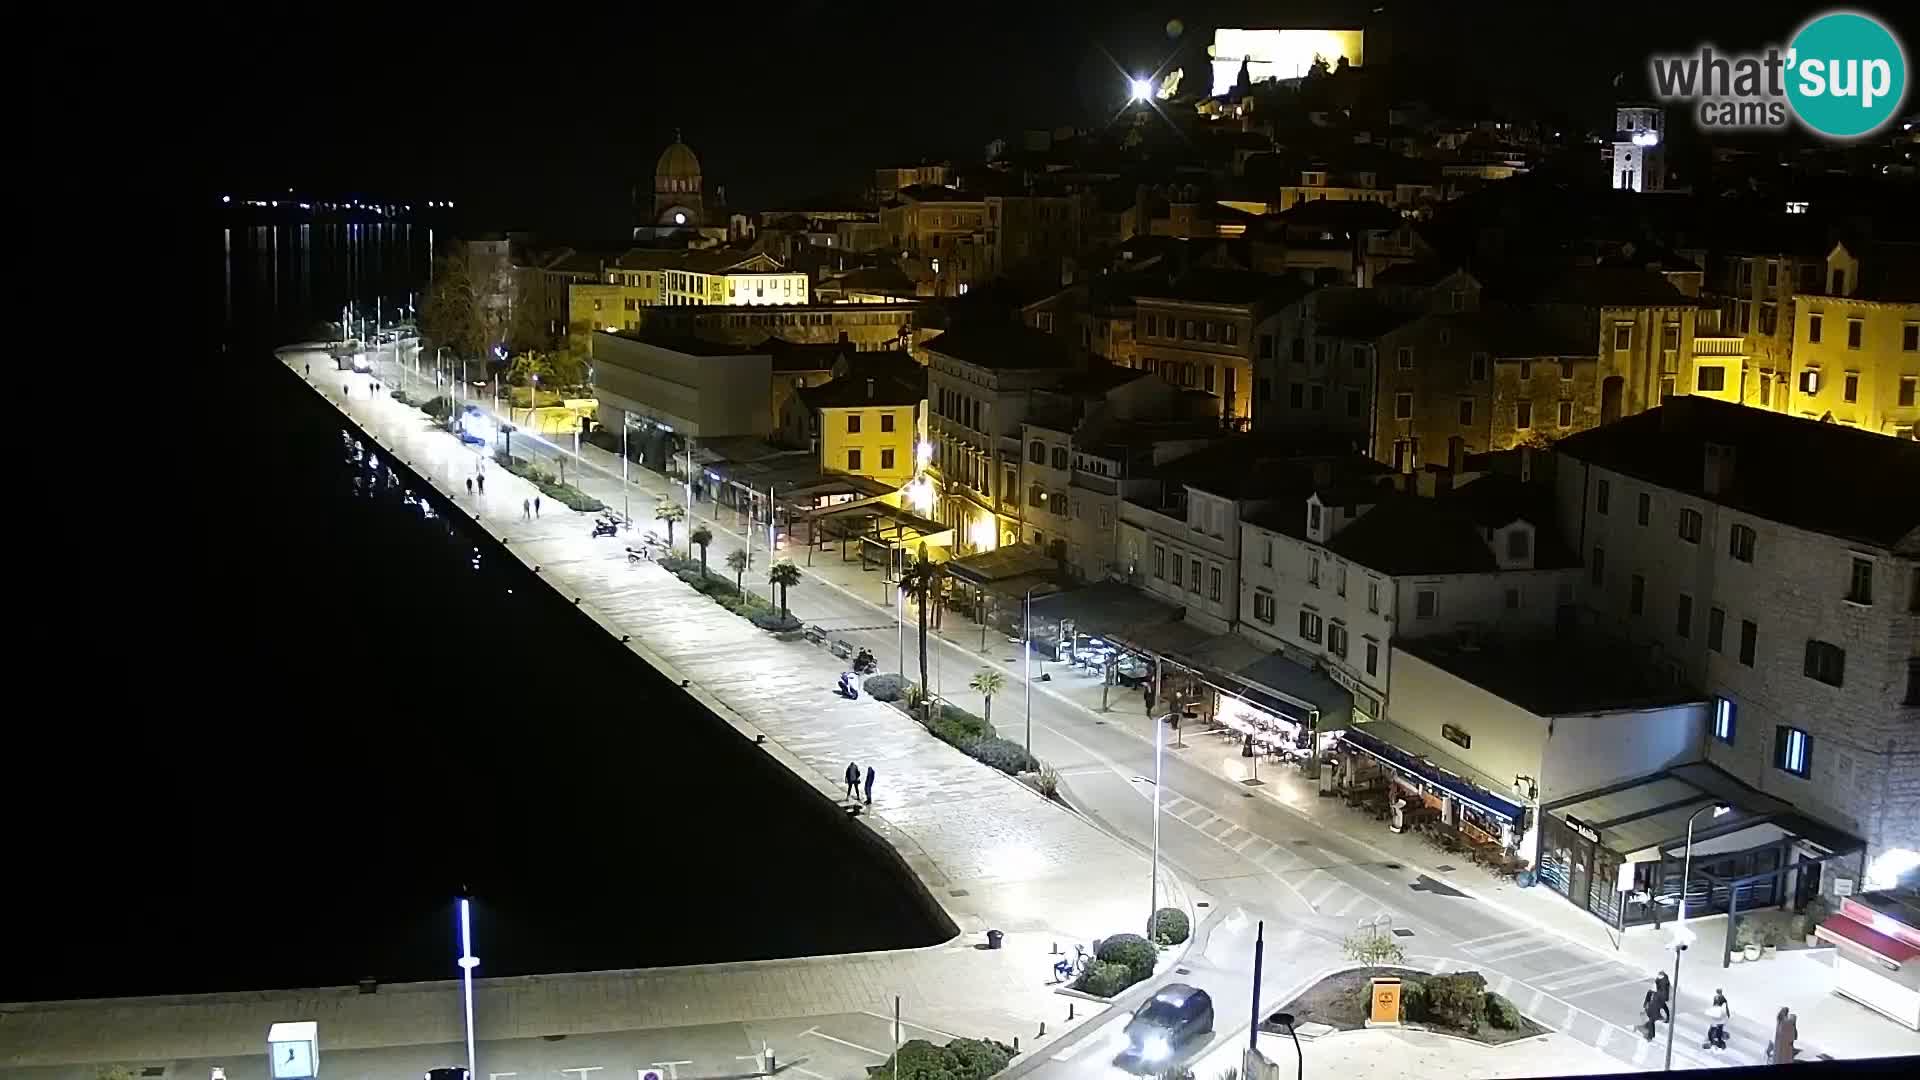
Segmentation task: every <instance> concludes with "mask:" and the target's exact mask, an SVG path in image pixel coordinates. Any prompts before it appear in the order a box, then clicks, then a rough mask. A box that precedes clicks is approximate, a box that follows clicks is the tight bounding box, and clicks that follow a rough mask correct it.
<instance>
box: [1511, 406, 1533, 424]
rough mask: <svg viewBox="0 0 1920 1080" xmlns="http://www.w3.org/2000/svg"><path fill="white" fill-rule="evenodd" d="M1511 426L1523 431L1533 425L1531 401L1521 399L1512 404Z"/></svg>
mask: <svg viewBox="0 0 1920 1080" xmlns="http://www.w3.org/2000/svg"><path fill="white" fill-rule="evenodd" d="M1513 426H1514V428H1515V429H1517V430H1520V431H1525V430H1527V429H1528V428H1530V427H1532V426H1533V402H1531V401H1522V402H1518V403H1516V404H1515V405H1514V407H1513Z"/></svg>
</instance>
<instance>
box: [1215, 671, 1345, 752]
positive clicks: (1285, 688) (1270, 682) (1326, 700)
mask: <svg viewBox="0 0 1920 1080" xmlns="http://www.w3.org/2000/svg"><path fill="white" fill-rule="evenodd" d="M1232 679H1233V681H1234V682H1236V683H1238V684H1239V685H1240V687H1242V688H1243V689H1244V690H1245V691H1246V692H1247V695H1248V697H1249V700H1254V701H1256V702H1258V701H1259V700H1260V699H1264V700H1265V704H1264V705H1263V706H1262V707H1263V708H1265V709H1266V710H1267V711H1268V712H1271V713H1274V714H1275V715H1277V716H1284V717H1286V718H1288V719H1289V720H1297V721H1299V722H1301V723H1306V722H1307V720H1308V716H1307V713H1308V711H1309V710H1310V709H1311V710H1317V711H1318V712H1319V714H1320V717H1319V719H1318V720H1317V721H1316V722H1315V724H1314V730H1316V731H1319V732H1321V733H1323V734H1324V733H1327V732H1332V731H1338V730H1340V729H1341V728H1344V727H1346V726H1347V725H1348V724H1349V723H1350V722H1351V717H1352V716H1353V695H1352V694H1351V693H1349V692H1348V691H1347V689H1346V688H1345V687H1343V686H1341V685H1340V684H1339V683H1336V682H1334V681H1333V680H1332V679H1329V678H1327V677H1326V676H1325V675H1322V674H1321V673H1319V672H1317V671H1315V670H1313V669H1312V668H1309V667H1303V666H1301V665H1300V664H1296V663H1294V662H1293V661H1291V660H1289V659H1287V658H1286V657H1284V656H1280V655H1278V654H1275V653H1267V654H1264V655H1262V656H1261V657H1260V659H1258V660H1256V661H1254V662H1253V663H1251V664H1247V665H1245V666H1243V667H1241V668H1240V669H1239V670H1237V671H1236V672H1234V674H1233V676H1232Z"/></svg>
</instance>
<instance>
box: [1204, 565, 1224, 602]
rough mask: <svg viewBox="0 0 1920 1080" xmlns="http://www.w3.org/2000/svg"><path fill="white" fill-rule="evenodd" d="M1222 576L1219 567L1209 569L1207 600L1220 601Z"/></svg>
mask: <svg viewBox="0 0 1920 1080" xmlns="http://www.w3.org/2000/svg"><path fill="white" fill-rule="evenodd" d="M1220 576H1221V575H1220V568H1219V567H1217V566H1209V567H1207V599H1209V600H1219V599H1220Z"/></svg>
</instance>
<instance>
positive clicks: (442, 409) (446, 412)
mask: <svg viewBox="0 0 1920 1080" xmlns="http://www.w3.org/2000/svg"><path fill="white" fill-rule="evenodd" d="M420 411H421V412H424V413H426V414H427V415H428V416H431V417H433V418H434V419H435V420H439V421H442V422H444V421H445V420H446V419H447V417H449V416H452V415H453V402H451V401H448V400H447V395H445V394H439V395H437V396H434V397H430V398H428V399H427V402H426V404H424V405H422V406H420Z"/></svg>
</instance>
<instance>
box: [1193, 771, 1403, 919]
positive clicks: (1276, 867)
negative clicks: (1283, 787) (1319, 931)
mask: <svg viewBox="0 0 1920 1080" xmlns="http://www.w3.org/2000/svg"><path fill="white" fill-rule="evenodd" d="M1160 812H1161V814H1162V815H1164V816H1165V817H1166V818H1168V819H1171V820H1173V821H1178V822H1179V823H1180V824H1182V825H1185V826H1187V827H1189V828H1191V829H1192V830H1194V831H1195V832H1197V833H1198V834H1200V835H1201V836H1204V837H1206V838H1207V839H1208V840H1210V841H1212V842H1213V843H1214V844H1217V845H1219V846H1220V847H1221V848H1224V849H1225V850H1226V851H1228V852H1231V853H1233V854H1234V855H1238V856H1240V857H1241V858H1243V859H1247V860H1249V861H1251V862H1253V863H1254V864H1255V865H1256V866H1258V867H1260V869H1262V870H1263V871H1265V872H1266V873H1267V874H1269V875H1271V876H1272V877H1273V878H1274V879H1275V880H1277V881H1278V882H1279V883H1280V885H1281V886H1282V888H1283V890H1284V891H1285V892H1286V894H1288V895H1290V896H1292V897H1293V898H1294V899H1295V900H1296V901H1297V902H1299V903H1300V904H1301V905H1302V906H1303V907H1305V908H1306V909H1307V910H1308V911H1310V912H1312V913H1313V914H1317V915H1328V916H1336V917H1346V918H1355V917H1372V916H1376V915H1379V914H1382V913H1385V912H1386V911H1387V907H1386V905H1384V904H1382V903H1381V902H1380V901H1379V900H1377V899H1375V898H1373V897H1371V896H1368V895H1367V894H1366V893H1364V892H1362V891H1360V890H1359V889H1357V888H1355V887H1354V886H1353V885H1351V884H1348V883H1347V882H1344V881H1342V880H1340V877H1339V876H1338V875H1339V873H1340V871H1341V870H1342V869H1343V868H1346V867H1349V866H1350V865H1351V863H1350V862H1348V861H1346V860H1344V859H1339V858H1336V857H1335V856H1333V855H1331V854H1330V853H1328V852H1327V851H1326V850H1324V849H1322V848H1320V847H1318V846H1316V845H1314V844H1313V843H1311V842H1306V841H1294V842H1291V843H1280V844H1276V843H1274V842H1273V841H1271V840H1268V839H1267V838H1266V837H1263V836H1259V835H1257V834H1255V833H1252V832H1249V831H1247V830H1246V829H1244V828H1241V827H1240V826H1238V825H1236V824H1234V823H1233V822H1231V821H1228V820H1226V819H1225V818H1222V817H1220V816H1219V815H1218V814H1215V813H1214V812H1213V811H1211V810H1209V809H1207V808H1206V807H1205V806H1203V805H1201V804H1200V803H1197V802H1194V801H1193V800H1191V799H1188V798H1185V797H1183V796H1180V795H1168V796H1167V797H1166V798H1165V799H1164V800H1163V801H1162V802H1161V804H1160Z"/></svg>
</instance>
